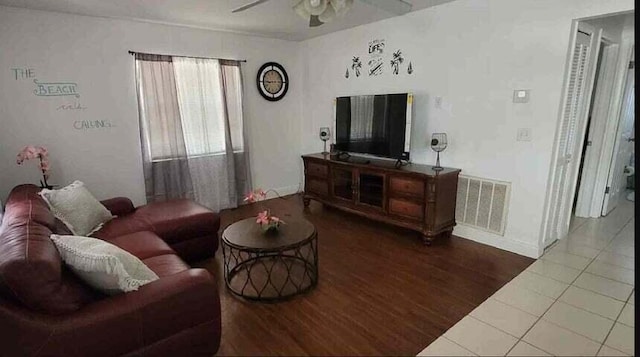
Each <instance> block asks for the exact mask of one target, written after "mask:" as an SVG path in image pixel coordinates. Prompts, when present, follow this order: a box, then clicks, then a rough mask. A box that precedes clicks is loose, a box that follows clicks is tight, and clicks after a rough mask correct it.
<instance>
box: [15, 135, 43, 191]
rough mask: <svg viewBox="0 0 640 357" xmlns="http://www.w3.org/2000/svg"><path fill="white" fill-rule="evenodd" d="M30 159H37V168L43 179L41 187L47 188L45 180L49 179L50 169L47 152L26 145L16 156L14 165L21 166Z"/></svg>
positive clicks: (40, 147)
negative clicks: (38, 161)
mask: <svg viewBox="0 0 640 357" xmlns="http://www.w3.org/2000/svg"><path fill="white" fill-rule="evenodd" d="M31 159H39V160H40V164H39V165H38V167H39V168H40V171H42V178H43V179H44V180H43V181H44V182H42V180H41V185H42V186H43V187H47V188H49V187H50V186H49V184H48V183H47V178H49V170H50V169H51V164H50V162H49V151H47V149H46V148H44V147H42V146H33V145H28V146H25V147H24V148H23V149H22V151H20V152H19V153H18V155H17V156H16V164H18V165H21V164H22V163H23V162H24V161H25V160H31Z"/></svg>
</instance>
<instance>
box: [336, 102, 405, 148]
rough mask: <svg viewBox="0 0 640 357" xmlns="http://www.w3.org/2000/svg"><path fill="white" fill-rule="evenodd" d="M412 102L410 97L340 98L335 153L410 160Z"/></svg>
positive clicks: (337, 110)
mask: <svg viewBox="0 0 640 357" xmlns="http://www.w3.org/2000/svg"><path fill="white" fill-rule="evenodd" d="M412 101H413V100H412V95H411V94H410V93H400V94H380V95H359V96H350V97H338V98H336V108H335V110H336V116H335V123H334V131H333V132H334V133H335V135H334V138H335V142H334V148H335V150H337V151H338V152H347V153H360V154H369V155H375V156H380V157H386V158H391V159H396V160H409V147H410V136H411V102H412Z"/></svg>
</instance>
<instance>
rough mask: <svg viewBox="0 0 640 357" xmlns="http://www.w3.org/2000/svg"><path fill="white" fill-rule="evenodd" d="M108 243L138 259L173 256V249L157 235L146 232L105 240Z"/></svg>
mask: <svg viewBox="0 0 640 357" xmlns="http://www.w3.org/2000/svg"><path fill="white" fill-rule="evenodd" d="M106 241H108V242H109V243H111V244H113V245H115V246H117V247H120V248H122V249H124V250H126V251H127V252H129V253H131V254H133V255H135V256H136V257H138V258H139V259H147V258H151V257H155V256H158V255H164V254H175V252H174V251H173V249H171V248H170V247H169V245H167V243H165V241H163V240H162V239H160V237H158V236H157V235H155V234H153V233H151V232H148V231H142V232H136V233H131V234H125V235H123V236H119V237H115V238H109V239H106Z"/></svg>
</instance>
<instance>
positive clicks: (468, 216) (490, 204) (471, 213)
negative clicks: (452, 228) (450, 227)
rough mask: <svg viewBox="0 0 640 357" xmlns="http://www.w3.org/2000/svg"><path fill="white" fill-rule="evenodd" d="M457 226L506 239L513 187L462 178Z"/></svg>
mask: <svg viewBox="0 0 640 357" xmlns="http://www.w3.org/2000/svg"><path fill="white" fill-rule="evenodd" d="M458 180H459V181H458V192H457V197H456V223H458V224H462V225H465V226H471V227H474V228H479V229H482V230H485V231H488V232H491V233H496V234H499V235H504V229H505V227H506V220H507V208H508V206H509V193H510V192H511V183H510V182H504V181H496V180H490V179H484V178H478V177H472V176H462V175H461V176H460V177H459V179H458Z"/></svg>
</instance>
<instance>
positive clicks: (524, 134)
mask: <svg viewBox="0 0 640 357" xmlns="http://www.w3.org/2000/svg"><path fill="white" fill-rule="evenodd" d="M516 140H518V141H531V128H519V129H518V136H517V138H516Z"/></svg>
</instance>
